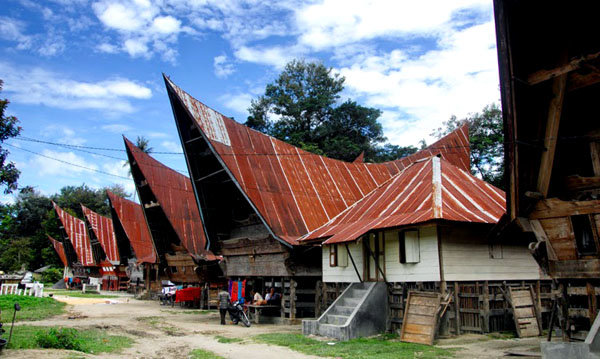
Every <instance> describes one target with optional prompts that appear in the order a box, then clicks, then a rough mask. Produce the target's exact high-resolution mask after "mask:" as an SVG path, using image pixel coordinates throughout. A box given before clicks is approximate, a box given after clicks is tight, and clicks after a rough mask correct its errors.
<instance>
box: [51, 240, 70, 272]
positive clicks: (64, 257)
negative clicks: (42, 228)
mask: <svg viewBox="0 0 600 359" xmlns="http://www.w3.org/2000/svg"><path fill="white" fill-rule="evenodd" d="M47 236H48V239H49V240H50V242H51V243H52V246H53V247H54V250H55V251H56V254H58V257H59V258H60V261H61V262H62V263H63V265H64V266H65V267H68V266H69V262H68V261H67V255H66V254H65V248H64V247H63V244H62V243H60V242H59V241H57V240H56V239H54V238H52V237H51V236H50V235H49V234H47Z"/></svg>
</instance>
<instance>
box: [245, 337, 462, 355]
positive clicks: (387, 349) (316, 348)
mask: <svg viewBox="0 0 600 359" xmlns="http://www.w3.org/2000/svg"><path fill="white" fill-rule="evenodd" d="M254 338H255V340H257V341H259V342H263V343H267V344H273V345H279V346H284V347H288V348H290V349H292V350H295V351H298V352H301V353H305V354H311V355H317V356H322V357H341V358H357V359H367V358H368V359H371V358H384V359H387V358H389V359H392V358H431V359H433V358H448V357H453V356H454V354H453V352H454V351H453V350H449V349H441V348H436V347H435V346H427V345H420V344H412V343H403V342H400V341H398V340H397V336H395V335H383V336H379V337H375V338H358V339H352V340H349V341H347V342H334V343H335V345H329V344H327V342H322V341H319V340H315V339H311V338H307V337H305V336H303V335H302V334H292V333H272V334H259V335H257V336H255V337H254Z"/></svg>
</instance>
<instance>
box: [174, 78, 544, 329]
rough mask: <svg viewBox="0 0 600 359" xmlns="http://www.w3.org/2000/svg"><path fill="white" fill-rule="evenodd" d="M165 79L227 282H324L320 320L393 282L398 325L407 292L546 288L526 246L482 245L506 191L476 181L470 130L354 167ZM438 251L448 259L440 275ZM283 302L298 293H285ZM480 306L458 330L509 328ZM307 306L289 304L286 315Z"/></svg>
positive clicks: (319, 292) (302, 286)
mask: <svg viewBox="0 0 600 359" xmlns="http://www.w3.org/2000/svg"><path fill="white" fill-rule="evenodd" d="M165 82H166V86H167V91H168V93H169V98H170V100H171V106H172V108H173V113H174V117H175V120H176V123H177V128H178V130H179V134H180V138H181V142H182V145H183V148H184V153H185V155H186V159H187V163H188V168H189V171H190V174H191V177H192V183H193V186H194V190H195V193H196V197H197V199H198V206H199V208H200V213H201V215H202V220H203V224H204V227H205V229H206V232H207V237H208V239H209V242H210V244H211V247H210V248H211V249H212V250H213V251H215V253H219V254H222V255H223V256H224V257H225V266H224V267H225V274H226V276H227V277H229V278H240V279H244V278H246V279H249V280H253V281H254V282H260V281H261V280H263V281H265V280H266V281H269V280H270V279H269V277H274V278H275V279H274V280H275V281H282V280H283V281H290V282H291V283H292V285H291V286H289V287H290V288H296V289H295V291H296V292H298V291H299V290H300V291H301V292H302V293H313V292H311V287H312V288H315V284H316V282H317V281H320V280H322V281H323V282H325V284H324V285H320V286H319V285H317V286H316V289H315V290H314V293H315V295H314V296H312V297H309V298H308V299H304V300H303V303H302V305H307V306H308V305H310V304H312V303H310V302H312V301H314V302H315V304H314V308H315V311H313V312H312V314H313V315H314V314H319V313H320V312H322V311H323V310H324V309H325V308H327V306H328V304H329V302H330V299H333V298H329V297H328V296H329V295H330V294H333V296H334V297H335V296H336V295H338V294H339V293H340V289H343V287H345V286H347V285H348V284H349V283H352V282H360V281H387V282H388V283H389V284H390V285H392V286H393V285H396V287H397V288H399V289H397V290H396V293H398V290H399V294H398V295H395V296H390V301H391V302H392V303H393V305H395V306H396V308H395V309H398V310H392V311H391V312H392V313H393V314H392V316H391V317H392V318H391V320H392V321H395V322H401V319H400V318H401V317H402V310H401V309H402V308H401V306H402V304H400V308H398V307H397V303H398V302H400V303H402V301H403V300H402V295H403V293H404V294H405V293H406V292H405V290H404V292H403V290H402V288H408V287H409V286H408V285H405V284H406V283H409V284H411V285H413V286H417V284H418V286H419V287H429V288H431V289H436V288H437V290H441V289H444V288H445V287H446V286H447V283H446V282H448V281H452V288H454V284H455V283H459V282H458V281H463V283H461V284H460V285H459V293H458V295H460V289H461V288H462V287H460V286H464V288H463V289H464V290H463V291H467V290H473V291H475V290H480V287H481V288H482V289H481V290H482V291H483V287H484V286H486V290H489V291H490V292H494V289H488V287H487V286H488V285H489V283H488V282H487V281H496V282H495V284H497V285H499V284H498V283H501V281H503V280H536V281H537V280H539V279H540V272H539V269H538V267H537V265H536V264H535V262H534V261H533V260H532V259H531V258H530V257H529V256H528V255H527V249H526V247H525V246H523V245H521V246H520V247H519V246H517V247H513V246H512V245H506V246H505V247H504V248H493V249H491V248H489V246H488V245H487V243H486V231H488V230H489V229H490V227H491V226H492V225H493V224H494V223H495V222H496V221H497V219H498V218H500V216H501V215H502V214H503V213H504V193H503V192H502V191H500V190H498V189H496V188H494V187H492V186H490V185H488V184H486V183H484V182H482V181H481V180H478V179H476V178H474V177H473V176H471V175H470V173H469V170H470V160H469V150H468V145H469V143H468V130H467V128H466V127H462V128H460V129H459V130H457V131H456V132H454V133H452V134H450V135H448V136H446V137H445V138H443V139H441V140H440V141H438V142H437V143H435V144H433V145H432V146H430V147H429V148H427V149H425V150H422V151H419V152H418V153H416V154H414V155H411V156H409V157H406V158H402V159H399V160H396V161H392V162H387V163H381V164H370V163H361V161H355V162H354V163H347V162H342V161H338V160H333V159H329V158H326V157H323V156H318V155H315V154H312V153H308V152H306V151H303V150H301V149H298V148H296V147H294V146H291V145H289V144H286V143H284V142H282V141H279V140H277V139H275V138H272V137H270V136H267V135H264V134H262V133H260V132H257V131H254V130H252V129H250V128H248V127H246V126H243V125H241V124H239V123H237V122H235V121H234V120H232V119H230V118H227V117H225V116H223V115H221V114H219V113H218V112H216V111H214V110H212V109H210V108H209V107H207V106H206V105H204V104H202V103H201V102H199V101H197V100H196V99H194V98H193V97H191V96H190V95H189V94H187V93H186V92H184V91H183V90H181V89H180V88H179V87H177V86H176V85H175V84H174V83H173V82H172V81H170V80H169V79H168V78H165ZM438 238H443V241H444V242H445V243H447V244H446V247H442V246H439V245H438V242H440V241H441V239H438ZM327 239H330V240H331V241H330V242H325V245H324V247H323V250H322V251H321V247H320V243H321V242H323V241H324V240H327ZM401 239H402V240H401ZM357 240H358V241H357ZM315 244H317V245H315ZM346 245H348V248H350V251H346ZM442 250H443V251H445V252H444V253H445V254H446V256H447V257H448V258H447V263H446V264H443V265H442V266H440V263H441V258H442V257H443V254H444V253H442V255H440V253H441V252H440V251H442ZM345 253H346V254H345ZM369 253H371V254H374V255H372V256H369V255H368V254H369ZM347 254H351V256H348V255H347ZM474 255H475V256H474ZM349 257H350V261H348V258H349ZM371 258H374V259H371ZM392 258H395V262H393V259H392ZM470 259H472V260H473V262H472V263H471V265H465V264H464V263H465V262H468V261H469V260H470ZM386 261H389V263H387V262H386ZM349 263H350V264H349ZM385 264H387V267H386V266H385ZM443 270H445V273H444V274H442V271H443ZM444 275H445V276H444ZM387 277H390V278H391V279H390V278H387ZM271 281H272V280H271ZM467 282H468V283H467ZM296 283H297V284H298V285H295V284H296ZM259 287H260V285H259ZM331 289H333V293H329V292H330V291H332V290H331ZM470 294H472V293H470ZM398 297H400V299H399V298H398ZM285 298H299V296H298V295H297V294H296V293H294V291H293V290H291V289H290V290H288V289H286V288H285V285H284V299H285ZM457 298H462V297H457ZM298 300H300V299H298ZM482 301H483V299H482ZM471 302H472V301H471ZM479 304H480V303H479V302H477V303H475V304H474V305H473V307H472V308H469V310H471V313H475V312H477V315H475V314H473V315H471V316H468V318H465V319H464V320H463V322H460V321H459V324H458V329H455V330H456V331H457V332H460V330H461V328H463V330H468V329H470V330H471V331H479V332H483V331H489V330H496V329H503V328H504V324H503V322H504V316H505V315H504V312H505V311H504V310H502V311H501V312H502V313H496V312H494V313H493V314H494V315H497V314H500V315H499V317H500V318H499V319H497V318H495V317H494V318H492V319H491V324H488V321H485V323H483V322H484V320H482V318H481V317H480V315H479V313H480V312H483V311H482V310H480V309H482V308H480V307H479ZM489 304H490V303H489V302H488V305H489ZM492 304H495V303H492ZM294 306H295V308H294ZM299 307H300V306H299V305H298V304H297V303H294V301H293V300H291V299H289V303H286V304H284V308H283V309H284V312H285V311H288V312H290V311H291V312H292V313H294V310H293V309H296V311H297V310H298V309H299ZM290 308H291V309H290ZM459 309H460V308H459ZM457 313H458V312H457ZM482 316H485V317H486V318H488V317H489V311H488V312H486V313H485V314H482ZM291 317H294V315H292V316H291ZM467 328H468V329H467Z"/></svg>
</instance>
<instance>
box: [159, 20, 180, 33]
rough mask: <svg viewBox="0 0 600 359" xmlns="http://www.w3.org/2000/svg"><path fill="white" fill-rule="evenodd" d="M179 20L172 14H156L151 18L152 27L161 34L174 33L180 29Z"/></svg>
mask: <svg viewBox="0 0 600 359" xmlns="http://www.w3.org/2000/svg"><path fill="white" fill-rule="evenodd" d="M180 27H181V21H179V20H177V19H176V18H174V17H173V16H158V17H155V18H154V20H152V29H153V30H154V31H156V32H158V33H161V34H175V33H178V32H179V31H180Z"/></svg>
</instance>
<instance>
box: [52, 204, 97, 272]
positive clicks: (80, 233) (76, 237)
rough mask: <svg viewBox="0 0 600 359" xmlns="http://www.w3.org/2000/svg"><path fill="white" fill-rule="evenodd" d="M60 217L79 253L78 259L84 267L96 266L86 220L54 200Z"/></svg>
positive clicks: (76, 251) (55, 208)
mask: <svg viewBox="0 0 600 359" xmlns="http://www.w3.org/2000/svg"><path fill="white" fill-rule="evenodd" d="M52 205H53V206H54V210H55V211H56V214H58V218H60V221H61V222H62V225H63V227H64V228H65V232H66V233H67V236H68V237H69V240H70V241H71V244H72V245H73V248H74V249H75V253H77V259H78V260H79V262H80V263H81V265H83V266H84V267H91V266H96V263H95V262H94V256H93V254H92V244H91V242H90V237H89V235H88V232H87V227H86V225H85V222H84V221H82V220H81V219H79V218H76V217H74V216H72V215H70V214H68V213H67V212H66V211H65V210H63V209H62V208H60V207H59V206H58V205H57V204H56V203H54V202H52Z"/></svg>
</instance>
